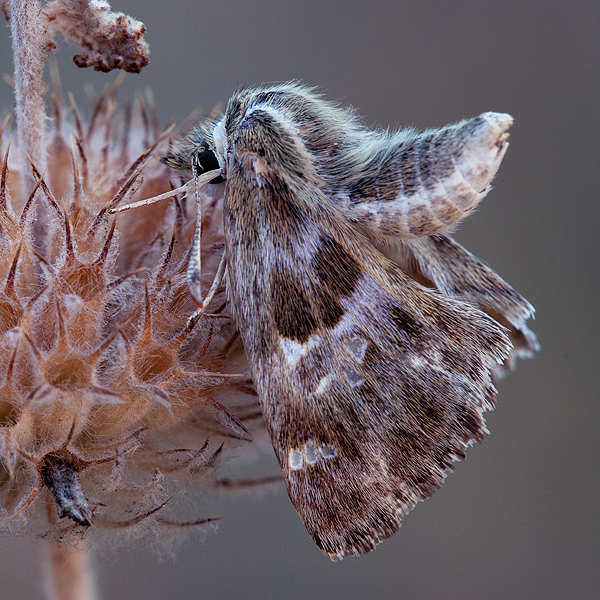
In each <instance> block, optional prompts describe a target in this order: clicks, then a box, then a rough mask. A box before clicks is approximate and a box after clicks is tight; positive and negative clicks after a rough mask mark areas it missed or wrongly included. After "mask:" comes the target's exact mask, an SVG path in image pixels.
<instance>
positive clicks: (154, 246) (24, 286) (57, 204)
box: [0, 83, 261, 540]
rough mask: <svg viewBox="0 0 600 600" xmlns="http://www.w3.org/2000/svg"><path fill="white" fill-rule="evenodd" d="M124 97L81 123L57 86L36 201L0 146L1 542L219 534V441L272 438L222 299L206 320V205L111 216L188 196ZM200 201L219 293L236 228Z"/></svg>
mask: <svg viewBox="0 0 600 600" xmlns="http://www.w3.org/2000/svg"><path fill="white" fill-rule="evenodd" d="M117 88H118V83H117V84H116V85H115V86H113V87H112V88H105V90H104V91H103V92H102V94H101V95H100V96H99V97H98V98H97V99H95V100H93V101H92V106H91V110H90V115H91V116H90V117H89V119H87V121H86V122H85V123H84V120H83V119H82V117H81V116H80V114H79V110H78V109H77V108H76V107H75V105H74V104H73V103H71V106H70V108H69V110H67V109H66V102H64V101H63V100H62V96H61V93H60V89H59V88H58V87H56V88H55V90H54V94H53V100H54V119H53V123H54V129H53V130H52V131H50V132H49V133H48V134H47V136H46V137H45V150H46V154H47V156H48V168H47V171H46V172H45V173H43V172H41V169H39V168H38V167H37V166H36V165H35V163H34V164H30V165H28V167H27V169H28V173H30V174H31V175H32V177H31V179H32V181H33V182H34V183H32V185H31V187H30V188H27V189H24V186H25V185H27V184H26V183H21V182H23V181H25V182H26V181H27V179H26V178H23V177H21V175H22V173H20V172H19V169H23V168H25V167H22V166H21V165H20V164H19V163H15V164H14V165H13V164H12V162H11V157H12V156H18V155H19V152H18V151H19V149H18V148H17V147H16V143H15V140H14V138H13V140H12V144H11V136H10V131H9V128H10V126H9V125H6V124H5V126H4V127H3V129H2V130H1V131H0V149H1V152H2V154H1V159H0V163H1V164H0V167H1V174H0V178H1V181H0V526H1V527H3V528H4V529H8V530H18V531H25V532H29V533H35V534H42V535H48V536H50V537H52V538H53V539H57V540H64V539H72V538H77V537H80V536H82V535H84V534H91V535H95V534H98V532H104V533H111V534H112V532H118V531H126V532H127V533H128V537H129V538H131V537H134V538H137V537H139V536H141V535H144V534H147V533H148V532H150V531H155V530H156V529H157V528H168V529H170V530H173V529H174V528H176V529H182V528H184V529H186V528H187V529H188V530H189V529H194V528H197V527H199V528H201V529H202V528H208V527H211V526H212V521H213V520H212V519H211V515H203V514H201V513H200V514H192V515H190V511H189V507H190V504H189V502H187V501H188V499H189V495H190V494H191V495H198V494H202V493H204V492H206V491H207V490H212V489H214V488H215V487H218V486H219V485H220V484H219V481H218V479H217V477H216V475H215V472H216V468H217V467H218V465H219V464H220V461H221V460H222V459H223V456H224V454H226V452H223V450H222V448H223V442H225V446H224V448H225V451H226V450H227V448H228V447H229V446H230V445H232V444H233V445H235V444H238V445H239V444H244V443H247V441H249V440H250V439H251V438H252V436H251V434H250V433H249V430H252V429H253V428H255V427H259V426H260V422H261V420H260V411H259V409H258V408H257V404H256V396H255V392H254V390H253V387H252V384H251V380H250V377H249V375H248V368H247V364H246V360H245V356H244V353H243V350H242V347H241V344H240V342H239V340H238V337H237V333H236V329H235V324H234V323H233V321H232V319H231V317H230V315H229V313H228V312H227V309H226V301H225V294H224V289H220V290H218V292H217V294H216V296H215V298H214V300H213V302H212V303H211V305H210V306H209V310H208V311H207V312H206V313H205V314H203V315H201V316H196V317H193V316H192V315H193V314H194V312H195V311H196V308H197V307H196V305H195V304H194V303H193V301H192V300H191V297H190V295H189V293H188V290H187V287H186V268H187V263H188V259H189V247H190V242H191V238H192V235H193V231H194V226H195V201H194V199H193V198H192V199H188V198H184V197H181V196H176V197H175V198H174V199H172V200H167V201H163V202H159V203H156V204H153V205H150V206H147V207H143V208H140V209H137V210H133V211H129V212H126V213H123V214H120V215H117V216H115V215H112V214H110V213H109V210H110V209H112V208H116V207H118V206H121V205H123V204H128V203H129V202H130V201H132V200H137V199H140V198H146V197H151V196H155V195H158V194H161V193H164V192H167V191H169V190H170V189H172V187H177V186H179V185H181V183H182V182H181V181H179V180H177V179H176V177H175V176H174V175H173V173H172V172H169V170H168V169H167V168H166V167H164V166H163V165H161V164H160V162H159V161H158V157H160V155H161V154H164V153H165V152H166V150H167V146H168V142H169V133H168V132H162V131H161V130H160V129H159V127H158V125H157V123H158V119H157V118H156V116H155V113H154V108H153V105H152V103H151V102H145V101H142V100H140V99H138V100H137V101H136V102H135V103H134V105H133V107H132V106H131V105H127V106H126V107H125V108H124V109H123V110H121V109H120V108H119V107H118V105H117ZM202 203H203V213H202V214H203V237H202V255H203V274H202V288H203V289H204V290H208V288H209V287H210V285H211V283H212V279H213V277H214V273H215V270H216V268H217V266H218V264H219V261H220V258H221V255H222V252H223V237H222V218H221V208H220V203H219V202H217V198H216V195H213V194H211V192H210V190H209V191H208V192H207V193H205V194H204V195H203V197H202ZM42 206H43V207H44V210H43V211H40V207H42ZM36 214H45V215H46V217H45V222H44V223H43V225H44V228H45V234H44V235H43V236H37V235H36V234H35V232H34V224H35V222H36ZM38 225H39V223H38ZM236 415H237V416H236ZM184 495H186V507H187V512H186V513H185V514H184V513H183V512H180V511H179V510H178V507H180V506H181V502H180V500H181V498H182V497H183V496H184ZM195 510H199V511H200V510H201V509H200V508H197V505H194V509H193V510H192V512H193V511H195ZM190 517H191V518H190ZM91 524H93V525H95V527H94V528H90V527H89V525H91ZM183 526H186V527H183ZM90 532H91V533H90Z"/></svg>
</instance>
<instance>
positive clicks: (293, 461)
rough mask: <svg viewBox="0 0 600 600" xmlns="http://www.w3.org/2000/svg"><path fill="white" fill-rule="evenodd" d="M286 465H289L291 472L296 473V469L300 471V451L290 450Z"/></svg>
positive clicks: (302, 461) (302, 460) (302, 459)
mask: <svg viewBox="0 0 600 600" xmlns="http://www.w3.org/2000/svg"><path fill="white" fill-rule="evenodd" d="M288 464H289V465H290V469H292V471H297V470H298V469H301V468H302V466H303V464H304V458H303V456H302V450H298V449H296V448H292V449H291V450H290V454H289V456H288Z"/></svg>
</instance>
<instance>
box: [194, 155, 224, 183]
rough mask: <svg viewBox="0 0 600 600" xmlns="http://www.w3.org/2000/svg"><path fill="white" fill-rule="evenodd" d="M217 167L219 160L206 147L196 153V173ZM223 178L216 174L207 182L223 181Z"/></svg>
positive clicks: (199, 173)
mask: <svg viewBox="0 0 600 600" xmlns="http://www.w3.org/2000/svg"><path fill="white" fill-rule="evenodd" d="M218 168H219V161H218V160H217V157H216V156H215V153H214V152H213V151H212V150H209V149H208V148H207V149H206V150H204V151H203V152H200V154H198V162H197V163H196V174H197V175H201V174H202V173H207V172H208V171H214V170H215V169H218ZM224 181H225V180H224V179H223V177H221V175H218V176H217V177H215V178H214V179H211V181H209V183H223V182H224Z"/></svg>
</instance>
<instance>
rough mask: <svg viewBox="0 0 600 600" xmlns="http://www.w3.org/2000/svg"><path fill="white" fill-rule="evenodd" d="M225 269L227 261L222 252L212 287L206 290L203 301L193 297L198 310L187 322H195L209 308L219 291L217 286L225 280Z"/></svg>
mask: <svg viewBox="0 0 600 600" xmlns="http://www.w3.org/2000/svg"><path fill="white" fill-rule="evenodd" d="M226 267H227V259H226V257H225V252H223V256H221V261H220V262H219V266H218V267H217V272H216V273H215V277H214V279H213V282H212V285H211V286H210V289H209V290H208V293H207V294H206V297H205V298H204V300H202V301H200V302H198V300H196V298H195V297H194V300H195V301H196V303H197V304H198V306H199V308H198V310H196V312H195V313H194V314H193V315H192V316H191V317H190V318H189V321H194V322H195V320H196V319H198V317H199V316H200V315H202V314H204V313H205V312H206V309H207V308H208V307H209V305H210V303H211V302H212V299H213V298H214V296H215V294H216V293H217V290H218V289H219V286H220V285H221V283H223V280H224V279H225V269H226ZM188 273H189V268H188Z"/></svg>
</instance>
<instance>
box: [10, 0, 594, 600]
mask: <svg viewBox="0 0 600 600" xmlns="http://www.w3.org/2000/svg"><path fill="white" fill-rule="evenodd" d="M112 6H113V9H115V10H120V11H123V12H125V13H126V14H130V15H132V16H134V17H136V18H138V19H140V20H142V21H143V22H144V23H145V24H146V26H147V28H148V33H147V35H146V39H147V41H148V42H149V44H150V48H151V52H152V54H151V58H150V65H149V66H148V67H146V68H145V69H144V70H143V71H142V73H141V74H139V75H128V76H127V77H126V81H125V83H124V85H123V87H122V90H121V92H120V97H121V98H124V97H125V96H128V95H129V96H133V95H134V94H135V93H136V92H143V91H144V90H145V89H146V88H152V91H153V93H154V97H155V99H156V103H157V106H158V111H159V115H160V117H161V119H162V120H163V122H166V121H167V120H168V118H169V117H171V116H172V115H177V117H178V119H179V121H180V122H181V120H183V119H184V118H185V117H186V116H187V115H188V114H189V113H191V112H192V111H193V110H194V109H196V108H198V107H201V108H205V109H211V108H212V107H213V106H214V105H216V104H217V103H219V102H225V101H226V100H227V98H228V97H229V96H230V94H231V92H232V91H233V90H234V89H235V88H236V87H237V86H239V85H242V84H258V83H261V82H269V81H280V80H288V79H302V80H303V81H305V82H306V83H309V84H311V85H316V86H320V87H321V88H322V89H323V90H324V91H325V92H326V93H327V96H328V97H329V98H331V99H336V100H339V101H341V102H342V103H345V104H352V105H353V106H355V107H356V108H357V109H358V111H359V112H360V114H361V115H362V116H363V117H364V120H365V122H366V123H367V124H368V125H380V126H384V127H388V126H391V127H396V126H407V125H414V126H417V127H419V128H425V127H430V126H441V125H444V124H446V123H448V122H451V121H456V120H459V119H462V118H464V117H471V116H474V115H477V114H479V113H481V112H484V111H488V110H493V111H500V112H508V113H511V114H512V115H513V116H514V117H515V125H514V127H513V129H512V130H511V138H510V141H511V147H510V149H509V150H508V153H507V156H506V158H505V159H504V162H503V164H502V167H501V168H500V172H499V176H498V177H497V179H496V181H495V184H494V187H495V189H494V191H493V192H492V193H491V194H490V195H489V196H488V197H487V198H486V199H485V200H484V202H483V204H482V206H481V208H480V210H479V211H478V212H477V213H476V214H475V215H473V216H472V217H471V218H470V219H469V220H468V221H467V222H466V223H465V224H464V225H463V226H462V227H461V229H460V230H459V231H458V233H457V236H456V237H457V239H458V241H460V242H461V243H462V244H463V245H465V246H466V247H467V248H468V249H469V250H471V251H472V252H474V253H475V254H476V255H477V256H479V257H480V258H482V259H483V260H485V261H486V262H487V263H488V264H489V265H491V266H492V267H493V268H494V269H495V270H497V272H498V273H500V275H502V276H503V277H504V278H505V279H507V281H508V282H509V283H510V284H512V285H513V286H514V287H515V288H516V289H517V290H519V291H520V292H521V293H522V294H523V295H524V296H525V297H526V298H528V299H529V300H530V301H531V302H532V303H533V304H534V305H535V307H536V309H537V319H536V321H535V322H534V323H533V325H532V327H533V329H534V330H535V332H536V333H537V334H538V336H539V340H540V343H541V345H542V350H541V352H540V354H539V355H538V357H537V358H536V359H535V360H533V361H521V362H520V363H519V365H518V369H517V371H516V372H515V373H513V374H511V375H509V376H508V377H507V378H506V379H505V380H504V381H502V382H501V383H500V385H499V397H498V404H497V410H496V411H495V412H494V413H491V414H489V415H488V417H487V422H488V427H489V429H490V431H491V435H489V436H488V437H487V438H486V439H485V441H484V443H483V444H482V445H478V446H477V447H475V448H472V449H471V450H470V451H469V452H468V458H467V460H466V461H465V462H462V463H459V464H457V466H456V470H455V472H454V473H453V474H452V475H451V476H450V477H449V478H448V479H447V481H446V484H445V486H444V488H443V489H442V490H440V491H439V492H437V493H436V494H435V495H434V496H433V497H432V498H431V499H430V500H428V501H427V502H425V503H423V504H420V505H419V506H417V508H416V509H415V510H414V511H413V512H412V513H411V514H410V515H408V516H407V517H406V518H405V519H404V523H403V525H402V528H401V530H400V532H399V533H398V534H397V535H396V536H394V537H393V538H392V539H390V540H388V541H386V542H384V543H383V544H381V545H380V546H379V547H378V548H377V550H376V551H375V552H373V553H371V554H370V555H368V556H364V557H361V558H358V559H353V558H347V559H346V560H344V561H343V562H342V563H337V564H333V563H331V562H330V561H329V560H328V559H327V558H325V557H324V556H323V555H322V554H321V552H320V551H319V550H318V549H317V548H316V546H315V545H314V544H313V542H312V540H311V539H310V538H309V536H308V535H307V533H306V532H305V530H304V527H303V525H302V523H301V521H300V519H299V518H298V516H297V515H296V513H295V511H294V509H293V508H292V506H291V504H290V502H289V500H288V498H287V495H286V494H285V492H284V491H283V487H280V488H278V489H277V490H276V491H274V492H273V491H271V492H269V493H267V494H263V495H250V496H244V497H242V498H240V499H238V500H233V499H231V500H228V501H226V502H224V503H223V504H218V503H214V502H213V503H212V504H211V505H210V514H218V515H225V518H224V519H223V520H222V521H220V525H219V529H218V532H217V533H216V534H210V535H209V536H208V537H207V539H205V540H203V541H202V540H196V541H192V542H190V543H188V544H187V545H185V546H184V547H183V548H181V549H180V550H179V551H178V553H177V559H176V560H175V561H174V562H173V561H170V560H168V561H163V562H161V561H159V559H158V558H157V556H156V554H154V553H153V552H150V551H149V550H147V549H145V548H130V547H125V548H122V549H120V550H117V551H112V550H109V549H104V550H100V551H99V552H98V553H97V554H98V556H97V560H98V562H99V568H98V577H99V579H100V589H101V593H102V597H103V598H105V599H107V600H108V599H114V600H117V599H121V598H127V599H128V600H142V599H143V600H153V599H168V598H177V599H180V600H184V599H192V598H194V599H196V598H210V599H213V598H214V599H221V598H244V599H246V600H250V599H254V598H256V599H259V598H260V599H262V598H275V599H280V598H285V599H298V600H300V599H321V598H324V599H325V598H326V599H327V600H337V599H342V598H344V599H350V598H352V599H354V598H373V597H375V598H381V599H395V598H410V599H411V600H427V599H433V598H435V599H436V600H445V599H449V600H450V599H454V598H461V599H462V600H471V599H475V598H477V599H480V598H485V599H494V600H495V599H498V600H507V599H512V598H515V599H522V598H528V599H540V600H541V599H544V600H564V599H566V598H577V599H580V600H584V599H590V600H591V599H594V598H598V597H600V510H599V492H600V486H599V475H600V467H599V463H600V461H599V458H600V455H599V450H600V443H599V435H598V429H599V425H600V423H599V416H600V408H599V407H600V343H599V334H600V317H599V312H600V311H599V301H598V298H599V296H600V285H599V275H600V270H599V267H600V264H599V263H600V261H599V256H598V255H599V251H598V241H597V240H598V231H599V227H600V219H599V217H600V210H599V198H598V195H599V190H600V168H599V157H600V147H599V142H598V141H599V137H600V136H599V134H600V118H599V117H600V114H599V100H600V4H598V2H597V0H590V1H585V0H574V1H571V2H559V1H557V0H545V1H543V2H542V1H527V2H523V1H517V0H513V1H510V0H507V1H504V2H477V1H467V0H456V1H455V2H446V1H442V0H439V1H438V0H424V1H422V2H411V1H408V0H400V1H398V0H395V1H378V0H371V1H370V2H357V1H346V2H343V1H341V0H330V1H326V2H323V0H318V1H317V0H306V1H304V2H285V1H281V0H261V1H256V2H242V1H239V0H220V1H219V2H200V1H196V0H194V1H190V0H187V1H186V0H171V1H170V2H168V3H167V2H159V1H158V0H144V1H142V0H118V1H117V0H115V1H114V2H113V3H112ZM76 51H77V50H76V48H75V47H69V45H68V44H66V43H61V44H60V45H59V51H58V53H57V54H56V60H57V62H58V65H59V69H60V76H61V79H62V83H63V89H64V90H71V91H72V92H73V93H74V95H75V97H76V98H77V99H78V101H79V103H80V105H83V104H85V102H84V100H85V92H84V89H85V86H86V85H93V86H94V88H95V89H96V91H97V92H99V91H100V90H101V89H102V87H103V85H104V83H105V82H107V81H113V80H114V79H115V77H116V75H115V74H108V75H107V74H100V73H95V72H93V71H89V70H79V69H77V68H76V67H75V66H74V64H73V63H72V60H71V56H72V54H73V53H74V52H76ZM0 71H1V72H6V73H12V64H11V53H10V38H9V31H8V29H7V28H5V29H3V31H2V35H0ZM12 101H13V100H12V93H11V90H10V88H9V87H8V85H7V84H6V83H4V82H3V81H0V106H9V105H10V104H11V103H12ZM274 460H275V459H274V457H273V456H272V455H268V456H265V458H264V461H265V464H266V465H267V466H266V467H265V468H267V469H271V470H272V469H274V464H275V463H274ZM197 510H198V511H199V512H200V514H202V510H203V507H202V506H200V507H198V508H197ZM208 510H209V509H208V504H207V511H208ZM40 556H41V547H40V544H39V543H35V542H32V541H31V540H14V539H11V538H7V537H3V538H1V539H0V589H1V590H2V598H3V599H7V600H8V599H13V598H28V599H29V598H31V599H37V598H41V597H42V592H41V583H40V579H39V562H40Z"/></svg>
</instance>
